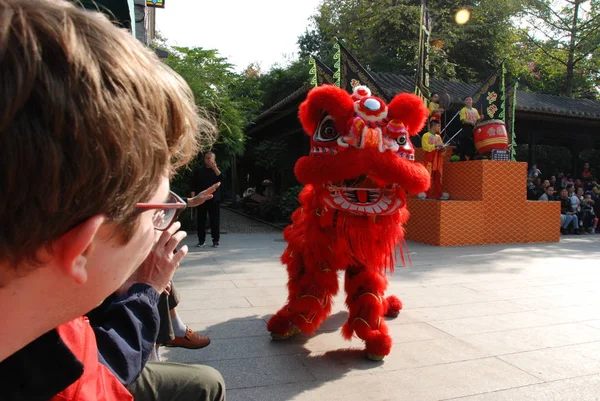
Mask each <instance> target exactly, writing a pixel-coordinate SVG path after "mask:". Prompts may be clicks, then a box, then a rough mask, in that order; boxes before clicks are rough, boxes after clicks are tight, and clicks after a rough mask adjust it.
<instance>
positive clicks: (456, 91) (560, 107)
mask: <svg viewBox="0 0 600 401" xmlns="http://www.w3.org/2000/svg"><path fill="white" fill-rule="evenodd" d="M371 75H372V76H373V78H375V79H376V80H377V82H378V83H379V84H380V85H381V86H382V87H383V89H384V90H386V91H388V94H390V95H392V94H395V93H399V92H412V91H413V90H414V85H415V84H414V82H415V81H414V78H413V77H409V76H406V75H399V74H391V73H371ZM478 89H479V85H476V84H466V83H463V82H452V81H441V80H436V79H433V80H431V83H430V90H431V91H432V92H438V93H440V94H443V93H446V92H447V93H448V94H449V95H451V97H452V102H454V103H455V104H456V103H461V102H462V100H461V99H464V98H465V96H469V95H473V94H474V93H475V92H476V91H477V90H478ZM517 110H518V111H524V112H531V113H541V114H547V115H556V116H570V117H581V118H587V119H594V120H596V119H598V120H600V102H595V101H593V100H588V99H571V98H568V97H563V96H554V95H545V94H542V93H534V92H524V91H519V90H518V91H517Z"/></svg>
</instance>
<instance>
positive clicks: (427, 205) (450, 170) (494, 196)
mask: <svg viewBox="0 0 600 401" xmlns="http://www.w3.org/2000/svg"><path fill="white" fill-rule="evenodd" d="M416 160H418V161H420V160H423V155H422V150H421V149H417V154H416ZM526 177H527V163H520V162H505V161H493V160H475V161H468V162H454V163H451V162H450V161H449V159H448V157H445V160H444V171H443V178H442V179H443V189H444V192H448V193H449V194H450V200H447V201H440V200H435V199H426V200H420V199H417V198H414V197H411V198H409V200H408V210H409V211H410V219H409V220H408V224H407V225H406V239H408V240H411V241H417V242H423V243H426V244H431V245H438V246H459V245H481V244H510V243H527V242H558V241H559V240H560V202H539V201H528V200H527V189H526Z"/></svg>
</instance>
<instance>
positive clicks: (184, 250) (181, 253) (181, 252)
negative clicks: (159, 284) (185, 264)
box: [173, 245, 188, 264]
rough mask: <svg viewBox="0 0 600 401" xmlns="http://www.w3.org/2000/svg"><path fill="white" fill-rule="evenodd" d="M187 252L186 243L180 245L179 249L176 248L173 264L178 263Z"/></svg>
mask: <svg viewBox="0 0 600 401" xmlns="http://www.w3.org/2000/svg"><path fill="white" fill-rule="evenodd" d="M187 253H188V246H187V245H184V246H182V247H181V249H180V250H178V251H177V253H176V254H175V255H173V262H175V264H179V263H180V262H181V261H182V260H183V258H184V257H185V255H187Z"/></svg>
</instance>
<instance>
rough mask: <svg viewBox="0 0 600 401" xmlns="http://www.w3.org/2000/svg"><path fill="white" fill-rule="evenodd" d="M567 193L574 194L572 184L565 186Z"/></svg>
mask: <svg viewBox="0 0 600 401" xmlns="http://www.w3.org/2000/svg"><path fill="white" fill-rule="evenodd" d="M567 192H568V193H570V194H572V193H575V186H574V185H573V184H569V185H567Z"/></svg>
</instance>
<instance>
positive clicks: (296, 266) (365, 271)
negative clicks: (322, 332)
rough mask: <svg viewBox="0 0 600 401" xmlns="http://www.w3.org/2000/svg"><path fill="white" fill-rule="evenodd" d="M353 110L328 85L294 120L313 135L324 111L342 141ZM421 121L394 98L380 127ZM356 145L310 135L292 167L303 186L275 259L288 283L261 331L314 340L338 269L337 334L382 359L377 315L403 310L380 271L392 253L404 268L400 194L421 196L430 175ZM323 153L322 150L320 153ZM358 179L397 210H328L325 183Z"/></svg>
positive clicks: (415, 101) (419, 111) (423, 112)
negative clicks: (307, 149)
mask: <svg viewBox="0 0 600 401" xmlns="http://www.w3.org/2000/svg"><path fill="white" fill-rule="evenodd" d="M353 107H354V102H353V100H352V99H351V97H350V95H349V94H347V93H346V92H344V91H343V90H341V89H339V88H336V87H333V86H322V87H318V88H315V89H313V90H311V92H310V93H309V94H308V97H307V99H306V101H305V102H304V103H302V105H301V106H300V110H299V117H300V121H301V123H302V127H303V128H304V130H305V131H306V133H307V134H308V135H310V136H313V134H314V133H315V130H316V129H317V127H319V126H320V122H321V119H322V118H323V113H324V112H325V113H326V114H328V115H329V116H331V117H333V119H334V121H335V129H336V130H337V132H338V133H339V134H340V135H341V136H342V137H343V136H344V135H346V134H347V132H348V130H347V127H348V126H349V123H350V122H351V121H352V119H353V118H355V113H354V109H353ZM426 116H427V109H426V108H425V106H424V104H423V102H422V101H421V100H420V99H419V98H418V97H416V96H414V95H409V94H401V95H398V96H396V97H395V98H394V100H393V101H392V102H391V103H390V105H389V106H388V116H387V120H386V121H389V120H391V119H394V120H398V121H400V122H402V123H404V124H405V125H406V127H407V130H408V131H409V132H410V133H411V134H415V133H417V132H418V131H419V130H420V129H421V128H422V126H423V124H424V122H425V118H426ZM380 123H383V124H385V123H386V122H385V121H380ZM321 129H322V127H321V128H319V130H320V131H321ZM328 129H329V130H330V128H328ZM329 134H331V132H329ZM394 140H395V139H394ZM356 143H358V142H356ZM356 143H355V142H352V144H351V145H350V146H342V145H343V143H342V144H340V143H338V141H337V140H328V141H323V140H322V138H318V137H317V136H316V135H315V137H314V138H312V139H311V145H312V146H313V147H316V148H318V149H319V151H318V152H321V153H318V152H317V153H313V154H314V155H313V156H307V157H303V158H301V159H300V160H298V162H297V163H296V166H295V173H296V177H297V178H298V180H299V181H300V182H301V183H303V184H304V185H305V187H304V189H303V190H302V192H301V193H300V196H299V201H300V207H299V208H298V209H297V210H296V211H295V212H294V213H293V215H292V224H291V225H290V226H289V227H287V228H286V229H285V231H284V234H283V235H284V239H285V240H286V241H287V243H288V246H287V248H286V250H285V252H284V253H283V255H282V256H281V261H282V263H283V264H285V265H286V266H287V272H288V276H289V281H288V300H287V303H286V305H285V306H284V307H283V308H282V309H281V310H279V312H277V314H275V315H274V316H273V317H272V318H271V319H270V320H269V323H268V325H267V328H268V330H269V331H271V332H272V333H275V334H279V335H285V334H286V333H290V332H291V330H290V328H293V326H295V327H297V328H298V329H300V330H301V331H302V332H305V333H308V334H310V333H314V332H315V331H316V330H317V329H318V327H319V326H320V324H321V323H322V322H323V320H324V319H325V318H326V317H327V316H328V315H329V313H330V311H331V305H332V301H331V299H332V297H333V296H334V295H335V294H336V293H337V292H338V286H339V285H338V277H337V272H338V271H340V270H341V271H345V272H346V273H345V280H344V289H345V291H346V294H347V296H346V306H347V307H348V309H349V315H348V321H347V322H346V323H345V324H344V326H343V327H342V335H343V336H344V338H346V339H350V338H351V337H352V336H353V335H355V334H356V335H357V336H358V337H359V338H361V339H363V340H364V341H365V344H366V349H367V351H368V352H369V353H371V354H374V355H379V356H384V355H387V354H389V352H390V350H391V346H392V340H391V337H390V336H389V333H388V327H387V325H386V322H385V320H384V318H383V316H384V315H387V316H397V314H398V312H399V311H400V309H402V303H401V302H400V300H399V299H398V298H396V297H395V296H389V297H387V298H386V297H385V296H384V294H385V291H386V289H387V285H388V282H387V278H386V276H385V272H386V269H389V270H390V271H393V268H394V262H395V260H396V256H397V249H398V247H400V256H401V258H402V261H404V250H403V249H402V244H403V243H404V229H403V228H402V225H403V224H404V223H406V221H407V220H408V217H409V213H408V211H407V210H406V208H405V207H404V205H405V203H406V193H405V191H406V192H409V193H419V192H424V191H426V190H427V189H428V188H429V174H428V172H427V170H426V169H425V168H424V167H423V166H422V165H421V164H416V163H414V162H411V161H408V160H406V158H402V157H400V156H399V155H397V154H396V151H392V150H390V149H391V148H389V147H387V148H385V149H384V150H383V151H380V149H379V148H377V147H375V148H372V147H366V146H362V147H361V146H358V145H356ZM347 144H350V142H347ZM323 148H325V149H327V151H325V152H323V151H322V149H323ZM330 150H331V151H330ZM360 176H368V177H369V179H371V180H372V181H373V182H374V183H375V185H377V188H386V189H385V191H387V194H388V195H386V196H390V197H391V198H390V199H393V202H398V200H399V201H401V203H397V204H399V205H401V207H400V208H399V209H389V211H390V214H385V213H384V212H381V211H380V212H378V213H379V215H371V216H365V215H363V214H352V213H349V212H346V211H344V210H342V209H341V208H339V209H335V208H333V206H331V205H332V204H331V203H327V202H331V199H332V198H331V191H332V189H331V188H330V185H332V183H337V182H343V181H344V180H346V179H356V178H357V177H360ZM392 184H394V186H391V185H392ZM371 185H373V184H371ZM369 188H373V187H369ZM381 193H384V191H383V189H382V192H381ZM363 202H364V201H363ZM328 205H329V206H328ZM338 205H339V203H338ZM383 210H388V209H383ZM391 211H394V212H393V213H391Z"/></svg>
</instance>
